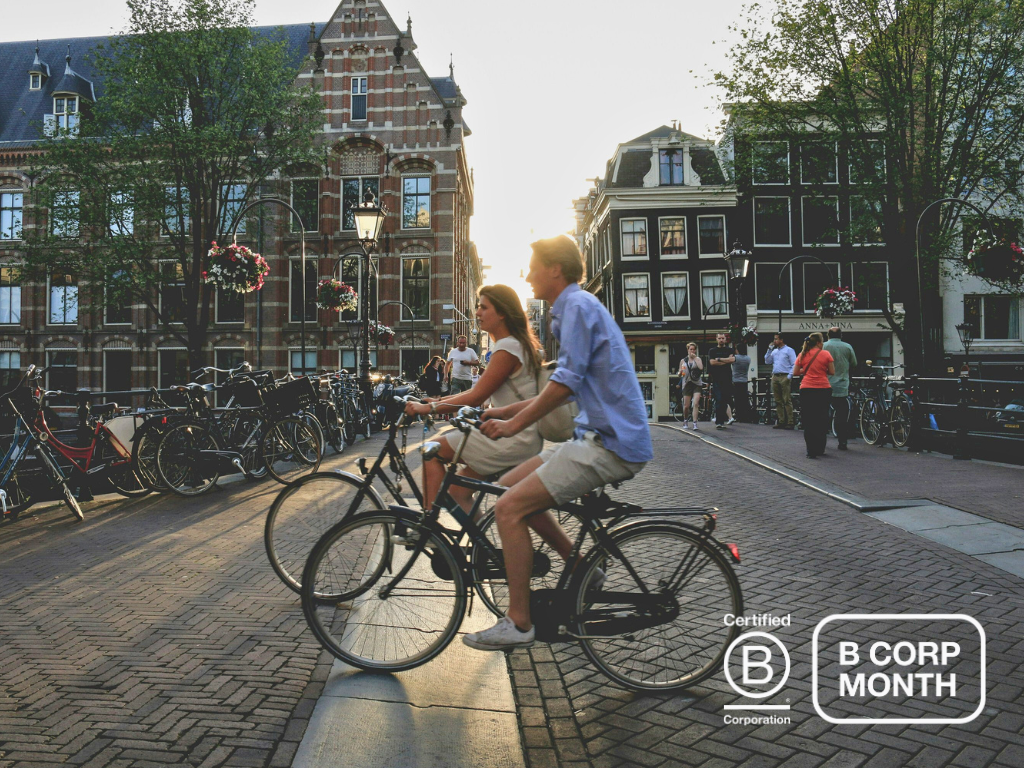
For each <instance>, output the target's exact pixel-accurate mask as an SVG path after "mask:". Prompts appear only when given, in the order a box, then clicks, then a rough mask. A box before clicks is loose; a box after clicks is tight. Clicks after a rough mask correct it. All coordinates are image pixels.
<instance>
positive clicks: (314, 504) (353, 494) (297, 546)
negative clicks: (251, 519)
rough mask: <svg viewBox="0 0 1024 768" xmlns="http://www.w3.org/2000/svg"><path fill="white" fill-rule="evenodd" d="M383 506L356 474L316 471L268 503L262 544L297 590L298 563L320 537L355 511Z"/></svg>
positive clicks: (299, 583) (300, 564) (299, 581)
mask: <svg viewBox="0 0 1024 768" xmlns="http://www.w3.org/2000/svg"><path fill="white" fill-rule="evenodd" d="M357 497H358V500H357ZM383 507H384V501H383V499H381V497H380V495H379V494H378V493H377V491H376V490H375V489H374V488H373V487H372V486H369V487H367V488H365V489H362V488H361V487H360V485H359V483H358V482H357V481H356V480H355V479H354V478H351V477H348V476H346V475H342V474H338V473H336V472H316V473H314V474H312V475H306V477H303V478H302V479H300V480H298V481H296V482H295V483H293V484H291V485H289V486H287V487H286V488H284V489H283V490H282V491H281V492H280V493H279V494H277V498H276V499H274V503H273V504H271V505H270V512H268V513H267V522H266V524H265V525H264V526H263V544H264V546H265V547H266V550H267V557H268V558H269V559H270V565H271V567H272V568H273V569H274V573H276V574H277V575H278V576H279V577H280V579H281V581H283V582H284V583H285V584H286V585H287V586H288V588H289V589H291V590H292V591H293V592H299V591H300V590H301V588H302V569H303V567H304V566H305V565H306V560H307V558H308V557H309V553H310V552H311V551H312V549H313V547H314V546H316V543H317V542H318V541H319V540H320V538H321V537H322V536H323V535H324V534H325V533H327V531H328V530H330V529H331V528H332V527H333V526H335V525H337V524H338V523H340V522H341V521H342V520H346V519H348V518H349V517H351V516H352V515H354V514H356V513H358V512H369V511H371V510H374V509H383Z"/></svg>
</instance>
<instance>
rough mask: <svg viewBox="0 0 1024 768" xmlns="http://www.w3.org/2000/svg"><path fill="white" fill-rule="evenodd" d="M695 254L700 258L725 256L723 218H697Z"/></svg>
mask: <svg viewBox="0 0 1024 768" xmlns="http://www.w3.org/2000/svg"><path fill="white" fill-rule="evenodd" d="M697 252H698V253H699V254H700V255H701V256H724V255H725V216H698V217H697Z"/></svg>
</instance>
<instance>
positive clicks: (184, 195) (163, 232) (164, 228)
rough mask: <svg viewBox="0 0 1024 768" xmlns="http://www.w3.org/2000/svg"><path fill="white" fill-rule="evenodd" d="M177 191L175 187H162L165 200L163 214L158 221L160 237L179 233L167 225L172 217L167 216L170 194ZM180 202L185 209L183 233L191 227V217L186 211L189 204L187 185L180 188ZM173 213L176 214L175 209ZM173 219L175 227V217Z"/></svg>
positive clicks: (176, 223) (176, 224)
mask: <svg viewBox="0 0 1024 768" xmlns="http://www.w3.org/2000/svg"><path fill="white" fill-rule="evenodd" d="M177 191H178V188H177V187H164V194H165V196H166V200H167V201H166V202H165V203H164V216H163V219H162V220H161V222H160V237H170V236H171V235H177V234H179V233H178V232H177V231H175V230H173V229H171V227H170V226H169V222H171V221H172V219H170V218H169V217H168V216H167V212H168V211H169V210H170V208H171V203H170V199H171V196H172V195H174V194H175V193H176V192H177ZM181 202H182V205H183V206H184V208H185V210H184V214H185V222H184V223H185V233H186V234H187V233H188V232H189V231H190V230H191V229H192V217H191V216H189V213H188V206H189V202H190V195H189V191H188V187H182V188H181ZM174 213H175V214H176V213H177V211H175V212H174ZM173 221H174V226H175V227H177V226H178V222H177V218H175V219H174V220H173Z"/></svg>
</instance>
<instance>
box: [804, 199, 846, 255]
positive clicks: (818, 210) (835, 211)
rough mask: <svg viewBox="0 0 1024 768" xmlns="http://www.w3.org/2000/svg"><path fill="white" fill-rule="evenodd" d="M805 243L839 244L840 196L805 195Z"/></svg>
mask: <svg viewBox="0 0 1024 768" xmlns="http://www.w3.org/2000/svg"><path fill="white" fill-rule="evenodd" d="M800 202H801V205H802V211H803V216H802V218H803V233H804V238H803V243H804V245H839V198H838V197H804V198H802V199H801V201H800Z"/></svg>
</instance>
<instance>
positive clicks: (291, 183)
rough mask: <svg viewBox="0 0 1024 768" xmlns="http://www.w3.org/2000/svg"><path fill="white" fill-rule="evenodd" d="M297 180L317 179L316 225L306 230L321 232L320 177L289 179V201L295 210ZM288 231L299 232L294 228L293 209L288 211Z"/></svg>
mask: <svg viewBox="0 0 1024 768" xmlns="http://www.w3.org/2000/svg"><path fill="white" fill-rule="evenodd" d="M296 181H315V182H316V183H317V188H316V216H315V217H314V220H313V222H312V223H313V224H314V225H315V226H314V228H313V229H307V230H306V232H319V231H320V179H318V178H314V177H312V176H297V177H296V178H294V179H289V181H288V202H289V203H291V206H292V208H295V210H298V208H296V206H295V182H296ZM360 187H362V184H360ZM309 223H310V222H308V221H306V222H303V224H306V225H308V224H309ZM288 231H289V232H298V230H297V229H292V212H291V211H288Z"/></svg>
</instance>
